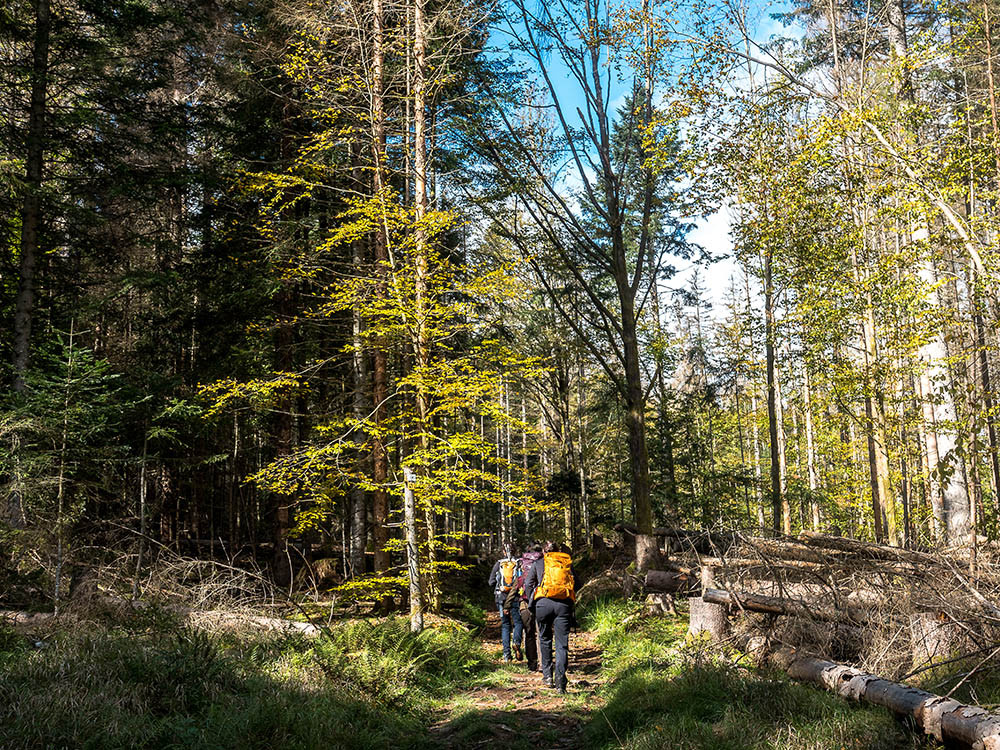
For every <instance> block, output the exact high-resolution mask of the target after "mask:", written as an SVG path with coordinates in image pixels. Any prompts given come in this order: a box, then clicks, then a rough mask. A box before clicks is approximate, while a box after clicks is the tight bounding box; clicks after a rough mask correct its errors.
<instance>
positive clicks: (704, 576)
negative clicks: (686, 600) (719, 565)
mask: <svg viewBox="0 0 1000 750" xmlns="http://www.w3.org/2000/svg"><path fill="white" fill-rule="evenodd" d="M714 587H715V572H714V571H713V570H712V568H711V567H709V566H708V565H703V566H702V568H701V590H702V591H706V590H708V589H710V588H714ZM690 604H691V619H690V621H689V623H688V635H692V636H696V635H698V634H699V633H708V635H709V638H710V639H711V640H713V641H721V640H722V639H723V638H725V637H726V636H727V635H729V618H728V617H726V608H725V607H724V606H723V605H721V604H712V603H711V602H706V601H705V600H704V599H702V598H701V597H698V598H697V599H691V600H690Z"/></svg>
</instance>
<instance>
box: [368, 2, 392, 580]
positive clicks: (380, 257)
mask: <svg viewBox="0 0 1000 750" xmlns="http://www.w3.org/2000/svg"><path fill="white" fill-rule="evenodd" d="M372 15H373V23H374V30H373V34H372V46H373V50H372V57H373V63H372V74H373V78H374V80H373V81H372V162H373V163H374V169H373V172H372V174H373V185H372V187H373V188H374V193H375V196H376V200H377V201H378V202H379V205H380V206H382V210H381V211H380V217H381V221H380V224H379V226H377V227H376V229H375V236H374V245H375V296H376V298H377V299H378V300H379V301H384V300H385V297H386V293H387V284H388V281H387V276H388V268H387V267H386V266H387V265H388V263H389V247H388V244H389V243H388V236H387V227H386V225H385V216H386V211H387V209H388V206H385V205H384V201H385V187H386V184H385V171H384V170H385V147H386V141H385V99H384V91H385V72H384V69H385V18H384V15H383V10H382V0H372ZM388 372H389V364H388V353H387V352H386V349H385V342H384V341H378V342H377V343H376V346H375V357H374V366H373V373H372V400H373V401H374V408H375V425H376V427H377V428H379V429H381V427H382V425H383V423H384V422H385V415H386V412H385V401H386V398H388V395H389V378H388ZM388 476H389V457H388V455H387V453H386V450H385V443H384V442H383V440H382V437H381V434H379V435H376V436H375V437H374V438H373V444H372V481H373V483H374V484H375V491H374V493H373V498H372V522H373V527H372V539H373V541H374V546H375V570H376V571H378V572H379V573H384V572H386V571H387V570H389V567H390V565H391V562H390V559H389V552H388V550H387V549H386V545H387V544H388V543H389V525H388V524H389V494H388V493H387V492H386V490H385V489H384V485H385V482H386V480H387V479H388Z"/></svg>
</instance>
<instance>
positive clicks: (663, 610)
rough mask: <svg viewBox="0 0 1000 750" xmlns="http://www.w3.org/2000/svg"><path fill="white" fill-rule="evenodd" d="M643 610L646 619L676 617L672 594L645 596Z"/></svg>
mask: <svg viewBox="0 0 1000 750" xmlns="http://www.w3.org/2000/svg"><path fill="white" fill-rule="evenodd" d="M644 610H645V614H646V616H647V617H662V616H663V615H673V616H675V617H676V616H677V606H676V605H675V603H674V597H673V594H646V602H645V606H644Z"/></svg>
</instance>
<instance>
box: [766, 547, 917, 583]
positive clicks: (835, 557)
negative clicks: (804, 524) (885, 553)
mask: <svg viewBox="0 0 1000 750" xmlns="http://www.w3.org/2000/svg"><path fill="white" fill-rule="evenodd" d="M748 544H751V542H748ZM752 545H753V548H754V549H755V550H756V551H757V552H758V553H760V555H761V557H762V558H763V559H765V560H797V561H801V562H808V563H817V564H820V565H825V566H833V565H835V566H840V567H846V568H853V569H857V568H858V567H859V563H862V562H864V563H866V565H865V567H867V568H877V569H879V570H882V571H884V572H887V573H892V574H896V575H912V576H917V575H919V576H923V575H924V574H925V573H926V572H927V566H926V565H925V564H923V563H919V564H918V563H915V562H910V561H907V560H882V559H879V560H876V559H873V558H867V559H865V558H862V557H860V556H859V555H857V554H855V553H851V552H845V551H843V550H835V549H824V548H820V547H815V546H809V545H806V544H802V543H800V542H786V541H780V540H777V539H755V540H753V541H752Z"/></svg>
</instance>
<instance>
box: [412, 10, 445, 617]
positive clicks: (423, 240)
mask: <svg viewBox="0 0 1000 750" xmlns="http://www.w3.org/2000/svg"><path fill="white" fill-rule="evenodd" d="M424 12H425V0H414V4H413V187H414V198H415V208H416V211H415V215H414V218H415V220H416V223H417V230H416V247H415V250H414V258H413V261H414V269H415V280H414V283H415V286H416V290H415V291H416V293H415V303H416V311H415V312H416V315H415V318H416V330H415V335H414V340H413V351H414V355H415V357H416V366H417V370H418V371H419V373H420V374H419V377H418V380H419V381H422V380H423V378H425V377H427V374H428V372H429V370H430V364H431V340H430V330H429V326H430V321H429V320H428V316H429V308H430V300H429V299H428V283H429V278H430V266H429V257H428V253H429V248H428V238H427V230H426V227H424V226H423V222H424V221H425V220H426V218H427V211H428V208H429V206H428V196H427V174H428V150H427V29H426V23H425V18H424ZM416 398H417V415H418V417H419V419H420V425H419V428H420V448H421V451H423V452H424V453H425V455H426V453H427V452H429V451H430V432H429V431H430V430H431V428H432V426H431V424H430V406H431V405H430V395H429V393H428V392H427V388H426V386H424V385H423V384H422V382H421V383H420V384H418V386H417V393H416ZM422 505H423V511H424V524H425V528H426V533H427V570H426V571H425V574H426V581H427V587H426V589H427V590H426V592H425V595H426V597H427V606H428V607H429V608H430V610H431V611H434V612H436V611H438V609H440V599H439V595H438V586H437V565H436V563H437V549H436V546H435V545H436V537H437V519H436V512H435V509H434V506H433V503H432V502H431V501H430V500H429V499H426V500H424V501H422Z"/></svg>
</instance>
